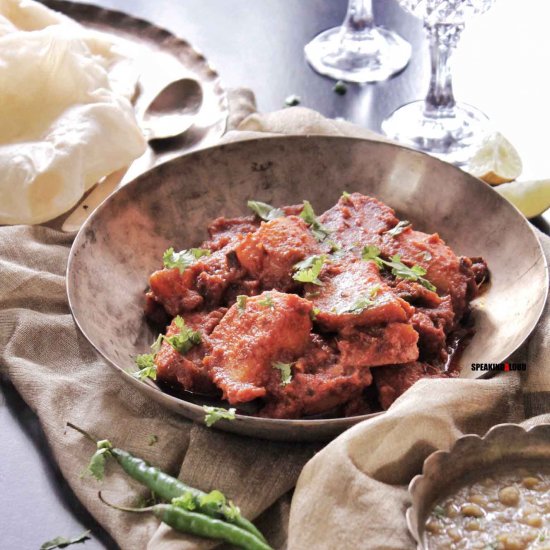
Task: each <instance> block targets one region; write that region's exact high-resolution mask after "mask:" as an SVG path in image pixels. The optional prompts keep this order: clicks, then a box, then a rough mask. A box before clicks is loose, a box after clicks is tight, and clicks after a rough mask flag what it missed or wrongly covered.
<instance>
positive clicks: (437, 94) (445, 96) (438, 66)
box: [424, 23, 464, 117]
mask: <svg viewBox="0 0 550 550" xmlns="http://www.w3.org/2000/svg"><path fill="white" fill-rule="evenodd" d="M463 28H464V25H448V24H443V23H437V24H435V25H427V24H426V25H425V29H426V31H427V33H428V38H429V42H430V60H431V76H430V87H429V89H428V94H427V95H426V100H425V103H426V104H425V107H424V110H425V114H426V116H436V117H437V116H438V115H439V116H441V115H443V116H446V117H448V116H452V114H453V111H454V108H455V105H456V102H455V98H454V95H453V81H452V75H451V68H450V58H451V55H452V53H453V51H454V49H455V47H456V45H457V44H458V41H459V39H460V34H461V32H462V29H463Z"/></svg>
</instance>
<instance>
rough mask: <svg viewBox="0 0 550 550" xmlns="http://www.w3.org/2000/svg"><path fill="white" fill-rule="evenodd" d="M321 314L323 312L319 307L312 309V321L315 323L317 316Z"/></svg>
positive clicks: (310, 315) (310, 314)
mask: <svg viewBox="0 0 550 550" xmlns="http://www.w3.org/2000/svg"><path fill="white" fill-rule="evenodd" d="M319 313H321V310H320V309H319V308H318V307H314V308H312V309H311V311H310V313H309V317H310V319H311V320H312V321H315V320H316V319H317V315H319Z"/></svg>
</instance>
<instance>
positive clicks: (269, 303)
mask: <svg viewBox="0 0 550 550" xmlns="http://www.w3.org/2000/svg"><path fill="white" fill-rule="evenodd" d="M258 304H260V305H261V306H264V307H270V308H274V307H275V303H274V302H273V297H272V296H271V294H269V293H268V294H266V295H265V296H264V297H263V298H262V299H261V300H258Z"/></svg>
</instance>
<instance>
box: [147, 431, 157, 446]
mask: <svg viewBox="0 0 550 550" xmlns="http://www.w3.org/2000/svg"><path fill="white" fill-rule="evenodd" d="M158 440H159V438H158V436H157V435H154V434H153V435H150V436H149V440H148V443H147V444H148V445H149V447H152V446H153V445H154V444H155V443H156V442H157V441H158Z"/></svg>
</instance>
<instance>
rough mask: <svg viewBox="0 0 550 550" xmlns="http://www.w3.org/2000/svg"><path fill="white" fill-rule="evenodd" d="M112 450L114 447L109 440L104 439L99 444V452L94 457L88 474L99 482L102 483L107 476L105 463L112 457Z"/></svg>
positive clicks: (89, 465)
mask: <svg viewBox="0 0 550 550" xmlns="http://www.w3.org/2000/svg"><path fill="white" fill-rule="evenodd" d="M112 448H113V445H112V444H111V442H110V441H109V440H108V439H102V440H101V441H98V442H97V451H96V452H95V453H94V454H93V455H92V458H91V459H90V463H89V464H88V467H87V468H86V472H87V473H89V474H90V475H91V476H92V477H95V478H96V479H97V480H98V481H101V480H102V479H103V477H104V476H105V461H106V459H107V458H108V457H109V456H111V449H112Z"/></svg>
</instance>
